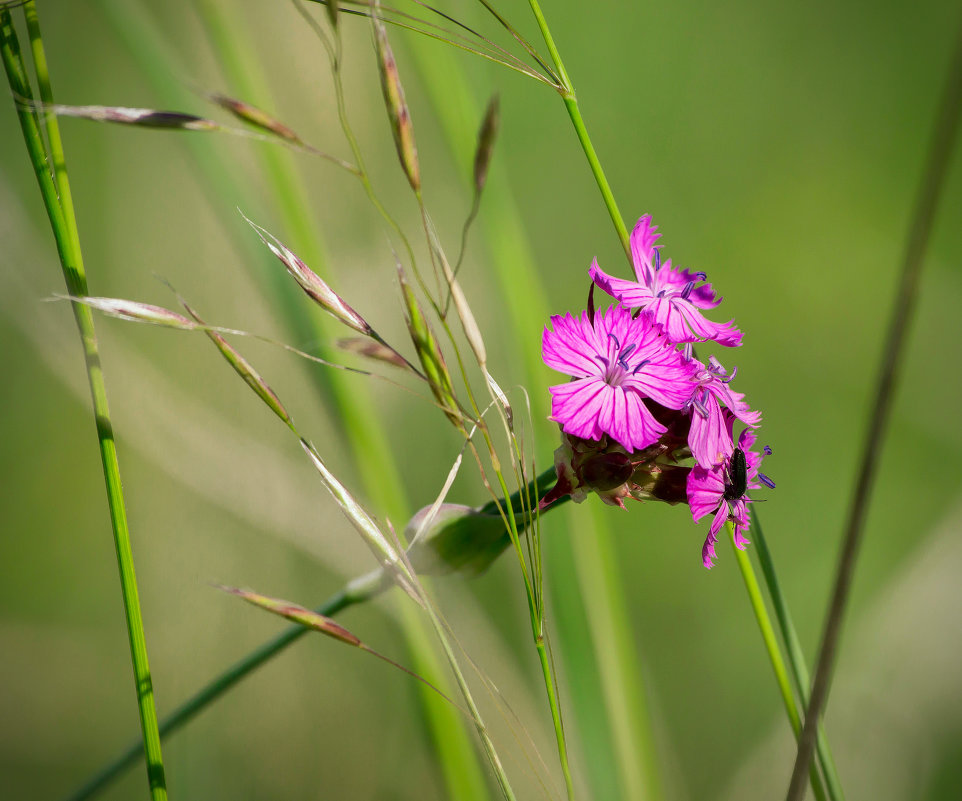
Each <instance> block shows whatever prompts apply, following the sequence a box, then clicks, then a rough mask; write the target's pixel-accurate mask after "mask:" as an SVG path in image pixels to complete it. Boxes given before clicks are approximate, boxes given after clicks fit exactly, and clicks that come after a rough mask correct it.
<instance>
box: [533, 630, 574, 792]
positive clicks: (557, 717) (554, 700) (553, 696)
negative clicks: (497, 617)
mask: <svg viewBox="0 0 962 801" xmlns="http://www.w3.org/2000/svg"><path fill="white" fill-rule="evenodd" d="M537 648H538V659H539V660H540V662H541V673H542V675H543V676H544V686H545V689H546V690H547V691H548V705H549V706H550V707H551V722H552V723H553V724H554V730H555V740H556V741H557V743H558V759H559V760H560V762H561V772H562V774H564V778H565V790H566V791H567V793H568V798H569V799H573V798H574V797H575V786H574V782H573V781H572V780H571V768H570V767H569V765H568V744H567V742H566V741H565V729H564V723H563V722H562V720H561V707H560V706H559V704H558V694H557V690H556V687H555V682H554V677H553V676H552V673H551V662H550V660H549V659H548V652H547V649H546V648H545V642H544V636H543V635H542V636H541V637H539V638H538V639H537Z"/></svg>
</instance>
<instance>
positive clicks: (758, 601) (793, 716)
mask: <svg viewBox="0 0 962 801" xmlns="http://www.w3.org/2000/svg"><path fill="white" fill-rule="evenodd" d="M726 528H727V531H728V535H729V536H728V539H729V540H731V543H732V550H733V551H734V553H735V559H736V560H737V561H738V568H739V569H740V570H741V572H742V578H743V579H744V580H745V589H746V590H748V598H749V600H750V601H751V604H752V611H753V612H754V613H755V620H756V621H758V629H759V631H761V634H762V640H763V641H764V643H765V650H766V651H768V658H769V660H770V661H771V663H772V670H773V671H775V681H776V682H777V684H778V691H779V693H781V696H782V701H783V702H784V704H785V712H786V713H787V714H788V720H789V722H790V723H791V724H792V731H793V732H794V733H795V737H796V739H797V738H798V736H799V735H800V734H801V733H802V719H801V717H799V714H798V707H797V706H796V705H795V696H794V694H793V693H792V683H791V681H790V680H789V678H788V672H787V671H786V669H785V662H784V661H783V660H782V652H781V650H780V649H779V647H778V638H777V637H776V636H775V630H774V629H773V628H772V621H771V620H770V619H769V617H768V610H767V609H766V608H765V600H764V599H763V598H762V591H761V588H760V587H759V586H758V579H756V578H755V571H754V569H753V568H752V563H751V560H750V559H749V558H748V553H747V552H746V551H743V550H741V549H740V548H738V547H737V546H736V545H735V539H734V535H735V526H734V523H732V521H730V520H729V521H728V523H727V524H726ZM809 776H810V780H811V783H812V790H813V791H814V793H815V798H816V799H818V801H825V799H826V797H827V796H826V795H825V786H824V784H823V783H822V777H821V775H820V774H819V772H818V769H817V767H816V766H815V765H812V766H811V769H810V771H809Z"/></svg>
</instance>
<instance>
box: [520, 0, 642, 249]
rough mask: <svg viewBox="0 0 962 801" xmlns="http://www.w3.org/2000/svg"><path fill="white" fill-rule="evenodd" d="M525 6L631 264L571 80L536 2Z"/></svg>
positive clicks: (624, 231)
mask: <svg viewBox="0 0 962 801" xmlns="http://www.w3.org/2000/svg"><path fill="white" fill-rule="evenodd" d="M528 3H529V5H530V6H531V11H532V12H533V13H534V16H535V19H536V20H537V21H538V27H539V28H540V29H541V35H542V36H543V37H544V42H545V44H546V45H547V46H548V53H549V54H550V55H551V60H552V61H553V62H554V65H555V68H556V69H557V70H558V77H559V78H560V79H561V85H562V87H563V89H562V91H561V97H562V99H563V100H564V104H565V108H566V109H567V110H568V116H569V117H570V118H571V124H572V125H573V126H574V129H575V133H576V134H577V135H578V141H579V142H581V147H582V148H583V149H584V151H585V157H586V158H587V159H588V164H589V166H590V167H591V173H592V175H594V177H595V181H596V182H597V184H598V189H600V190H601V196H602V198H604V201H605V207H606V208H607V209H608V214H609V215H610V216H611V222H612V223H613V224H614V226H615V231H617V232H618V238H619V239H620V240H621V246H622V247H623V248H624V249H625V255H626V256H627V257H628V263H629V264H631V263H632V258H631V244H630V242H629V239H628V229H627V228H626V227H625V219H624V217H622V216H621V212H620V211H619V210H618V204H617V202H616V201H615V196H614V193H613V192H612V191H611V186H610V184H609V183H608V178H607V177H606V176H605V171H604V170H603V169H602V167H601V162H600V161H599V160H598V154H597V153H596V152H595V147H594V145H593V144H592V143H591V137H589V136H588V129H587V128H586V127H585V121H584V119H583V118H582V116H581V109H580V108H579V107H578V97H577V95H576V94H575V89H574V86H572V84H571V80H570V79H569V78H568V72H567V71H566V70H565V67H564V63H563V62H562V61H561V54H560V53H559V52H558V48H557V47H556V46H555V43H554V37H553V36H552V35H551V30H550V29H549V28H548V23H547V21H546V20H545V18H544V14H542V13H541V6H540V5H539V4H538V0H528Z"/></svg>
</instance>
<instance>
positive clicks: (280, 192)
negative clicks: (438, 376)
mask: <svg viewBox="0 0 962 801" xmlns="http://www.w3.org/2000/svg"><path fill="white" fill-rule="evenodd" d="M198 9H199V11H200V13H201V15H202V17H203V18H204V21H205V23H206V28H207V30H208V32H209V33H210V35H211V38H212V41H213V43H214V45H215V49H216V51H217V54H218V56H219V58H220V61H221V63H222V65H223V67H224V69H225V72H226V74H227V76H228V78H229V80H230V82H231V83H232V84H233V85H234V86H235V87H236V88H237V89H238V90H239V91H240V92H241V93H242V94H243V95H244V96H245V98H246V99H247V100H249V101H250V102H254V103H255V104H259V103H261V102H262V99H263V98H264V97H265V95H266V92H265V90H264V88H263V87H264V81H263V79H262V78H261V77H260V75H259V73H258V71H257V67H256V63H255V62H254V61H253V60H252V59H250V58H249V55H248V54H249V53H250V52H253V49H252V48H249V47H245V46H244V39H245V37H244V36H243V35H242V32H241V31H240V30H239V24H240V22H239V20H238V19H236V18H234V17H229V16H228V15H227V14H226V13H224V12H223V11H222V8H221V6H220V5H219V4H218V3H217V2H215V0H204V2H202V3H200V4H199V6H198ZM228 20H229V21H228ZM335 82H336V83H337V84H339V83H340V76H339V75H335ZM348 131H349V129H348ZM259 153H260V155H261V158H262V159H263V166H264V171H265V173H266V175H267V177H268V180H269V182H270V185H271V187H272V190H273V191H272V195H273V197H274V200H275V202H276V203H277V206H278V208H280V210H281V216H282V219H283V220H284V221H285V224H286V227H287V229H288V231H289V232H290V234H291V236H292V238H293V239H294V240H295V241H297V242H298V246H299V247H302V248H303V252H304V256H305V257H306V259H307V260H308V262H309V263H311V264H312V265H313V266H314V268H315V269H316V270H317V272H318V273H319V274H321V275H329V272H330V267H329V259H327V258H326V254H325V253H324V245H323V243H322V242H321V240H320V236H319V233H318V230H317V226H316V225H315V224H314V222H313V221H312V220H311V219H310V217H309V214H308V209H309V208H310V202H309V198H308V197H307V192H306V191H305V188H304V185H303V181H302V180H300V178H299V176H298V173H297V171H296V169H295V168H294V166H293V163H292V159H291V155H290V154H289V153H286V152H282V151H279V150H275V149H272V148H260V149H259ZM358 155H359V151H358ZM362 165H363V162H358V167H359V169H363V168H362ZM365 175H366V174H365ZM375 205H376V206H377V205H379V204H375ZM322 331H323V329H322ZM321 339H322V341H329V340H330V337H329V336H327V335H326V334H324V333H321ZM327 380H328V382H329V383H330V385H331V390H332V393H331V394H332V396H333V402H334V406H335V413H336V415H337V416H338V418H339V419H340V420H341V421H342V422H343V423H344V426H345V434H346V438H347V441H348V445H349V448H350V450H351V452H352V453H355V454H358V455H359V458H357V459H356V460H355V461H356V464H357V468H358V471H359V473H360V475H361V480H362V483H363V486H364V488H365V491H366V492H367V493H368V495H369V496H370V497H371V499H372V500H373V501H374V503H375V505H376V506H377V507H378V508H380V509H382V510H383V511H384V513H385V514H386V515H387V516H389V517H391V518H392V519H395V520H407V519H408V518H409V517H410V505H409V503H408V502H407V500H406V498H405V493H404V489H403V483H402V481H401V476H400V470H399V468H398V466H397V464H396V462H395V461H394V459H393V457H392V455H391V448H390V444H389V441H388V437H387V433H386V432H385V431H384V428H383V425H382V424H381V423H380V421H379V418H378V415H377V413H376V410H375V409H374V406H373V403H372V400H371V396H370V393H369V392H368V391H367V389H366V388H365V387H361V386H358V384H357V382H351V383H349V382H348V381H346V380H345V377H344V376H341V375H339V374H332V375H330V376H328V377H327ZM365 454H378V458H377V459H368V458H364V455H365ZM402 626H403V628H404V630H405V636H406V639H407V643H408V648H409V651H410V652H411V657H412V662H413V667H414V669H415V670H416V671H417V672H418V673H420V674H421V675H424V676H426V677H427V678H428V680H429V681H431V682H432V683H434V684H436V685H438V686H439V687H442V689H443V686H444V683H445V682H444V679H443V678H442V676H443V673H442V671H441V665H440V663H439V661H438V659H437V657H436V655H435V653H434V651H433V649H432V647H431V645H430V640H429V638H427V637H425V636H424V632H423V626H424V623H423V621H422V620H420V619H419V618H418V617H417V616H415V615H404V616H403V617H402ZM418 629H421V630H418ZM420 698H421V702H422V704H423V705H424V708H425V712H426V717H427V720H428V723H429V726H430V727H431V730H432V736H433V738H434V741H435V743H436V745H437V748H438V751H439V756H440V765H441V769H442V772H443V775H444V779H445V783H446V784H447V786H448V788H449V790H450V792H451V794H452V796H454V797H456V798H465V799H476V800H477V801H481V800H482V799H485V798H487V797H488V790H487V785H486V784H485V780H484V776H483V772H482V770H481V767H480V765H479V763H478V761H477V756H476V753H475V750H474V748H473V747H472V745H471V742H470V738H469V737H468V735H467V732H466V730H465V727H464V722H463V719H462V718H461V717H460V716H459V715H458V714H457V713H456V712H455V711H454V710H452V709H451V708H450V707H449V706H448V705H447V704H445V703H444V701H442V700H441V699H440V698H438V697H437V696H436V695H435V694H434V693H432V692H430V691H429V690H427V689H426V688H422V689H421V690H420Z"/></svg>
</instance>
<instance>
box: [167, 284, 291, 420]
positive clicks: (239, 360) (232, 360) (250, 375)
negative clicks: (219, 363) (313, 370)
mask: <svg viewBox="0 0 962 801" xmlns="http://www.w3.org/2000/svg"><path fill="white" fill-rule="evenodd" d="M181 303H183V305H184V308H185V309H186V310H187V313H188V314H190V316H191V317H193V318H194V319H195V320H196V321H197V322H198V323H200V324H201V325H202V326H205V328H204V333H206V334H207V336H208V337H210V339H211V341H212V342H213V343H214V344H215V345H216V346H217V349H218V350H219V351H220V352H221V354H222V355H223V357H224V358H225V359H227V362H228V363H229V364H230V366H231V367H233V368H234V371H235V372H236V373H237V375H239V376H240V377H241V378H243V379H244V382H245V383H246V384H247V386H249V387H250V388H251V389H252V390H254V392H255V393H256V394H257V396H258V397H259V398H260V399H261V400H262V401H264V403H265V404H266V405H267V407H268V408H269V409H270V410H271V411H272V412H274V414H276V415H277V416H278V417H279V418H280V419H281V420H282V421H283V422H284V424H285V425H287V426H288V427H289V428H291V429H293V428H294V421H293V420H292V419H291V416H290V414H288V412H287V409H285V408H284V404H283V403H281V399H280V398H279V397H277V394H276V393H275V392H274V390H273V389H271V388H270V386H268V384H267V382H266V381H265V380H264V379H263V378H261V375H260V373H258V372H257V370H255V369H254V366H253V365H252V364H251V363H250V362H249V361H247V359H245V358H244V357H243V356H241V355H240V353H238V352H237V351H236V350H235V349H234V347H233V346H232V345H231V344H230V343H229V342H228V341H227V340H226V339H224V337H222V336H221V335H220V334H219V333H217V332H216V331H213V330H211V329H210V328H208V327H206V323H205V322H204V321H203V320H202V319H201V318H200V316H199V315H198V314H197V312H195V311H194V310H193V309H192V308H191V307H190V306H188V305H187V304H186V303H184V301H183V300H182V301H181Z"/></svg>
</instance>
